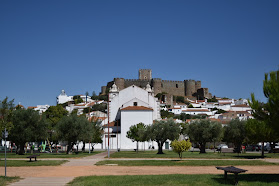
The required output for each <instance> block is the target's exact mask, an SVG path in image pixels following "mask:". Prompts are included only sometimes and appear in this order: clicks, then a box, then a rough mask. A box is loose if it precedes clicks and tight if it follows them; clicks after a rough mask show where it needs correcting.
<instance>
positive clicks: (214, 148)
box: [214, 141, 216, 153]
mask: <svg viewBox="0 0 279 186" xmlns="http://www.w3.org/2000/svg"><path fill="white" fill-rule="evenodd" d="M215 149H216V148H215V141H214V153H215Z"/></svg>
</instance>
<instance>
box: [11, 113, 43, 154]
mask: <svg viewBox="0 0 279 186" xmlns="http://www.w3.org/2000/svg"><path fill="white" fill-rule="evenodd" d="M12 122H13V127H12V129H11V131H10V133H9V140H11V141H12V142H14V143H15V144H16V145H17V147H19V148H18V149H17V153H18V154H24V145H25V143H26V142H30V141H32V142H39V141H41V140H44V139H45V138H46V136H47V130H46V129H47V123H46V121H45V118H44V117H41V116H40V115H39V113H38V112H37V111H34V110H32V109H27V110H26V109H22V108H19V109H16V110H14V111H13V116H12Z"/></svg>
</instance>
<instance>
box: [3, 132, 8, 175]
mask: <svg viewBox="0 0 279 186" xmlns="http://www.w3.org/2000/svg"><path fill="white" fill-rule="evenodd" d="M2 137H3V138H4V139H5V177H6V176H7V160H6V154H7V145H6V140H7V138H8V131H6V128H5V131H4V132H2Z"/></svg>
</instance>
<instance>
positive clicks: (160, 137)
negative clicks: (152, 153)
mask: <svg viewBox="0 0 279 186" xmlns="http://www.w3.org/2000/svg"><path fill="white" fill-rule="evenodd" d="M146 132H147V136H148V139H150V140H152V141H156V142H157V144H158V153H157V154H164V153H163V145H164V143H165V142H166V141H167V140H175V139H177V138H178V136H179V133H180V126H179V124H177V123H175V122H174V121H173V119H172V118H170V119H168V120H166V121H164V120H161V121H157V120H156V121H155V122H154V123H153V124H152V125H148V126H147V128H146Z"/></svg>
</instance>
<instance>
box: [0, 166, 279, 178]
mask: <svg viewBox="0 0 279 186" xmlns="http://www.w3.org/2000/svg"><path fill="white" fill-rule="evenodd" d="M237 167H238V168H242V169H246V170H248V171H247V173H248V174H278V172H279V166H237ZM3 173H4V167H1V168H0V175H3ZM158 174H223V171H220V170H217V169H216V168H215V166H185V167H181V166H169V167H168V166H164V167H162V166H136V167H131V166H127V167H125V166H121V167H120V166H119V167H118V166H75V167H74V168H70V167H65V166H55V167H50V166H40V167H8V168H7V175H8V176H20V177H78V176H90V175H158Z"/></svg>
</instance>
